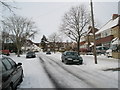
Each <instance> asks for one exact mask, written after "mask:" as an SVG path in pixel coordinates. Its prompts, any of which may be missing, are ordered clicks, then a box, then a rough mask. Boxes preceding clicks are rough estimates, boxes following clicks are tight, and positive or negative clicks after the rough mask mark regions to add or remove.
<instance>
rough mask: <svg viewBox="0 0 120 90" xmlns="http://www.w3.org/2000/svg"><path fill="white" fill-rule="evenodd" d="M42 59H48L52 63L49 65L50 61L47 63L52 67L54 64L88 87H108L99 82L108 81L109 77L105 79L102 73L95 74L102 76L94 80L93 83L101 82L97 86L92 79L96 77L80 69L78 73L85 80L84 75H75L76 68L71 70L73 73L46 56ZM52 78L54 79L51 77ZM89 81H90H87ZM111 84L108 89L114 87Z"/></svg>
mask: <svg viewBox="0 0 120 90" xmlns="http://www.w3.org/2000/svg"><path fill="white" fill-rule="evenodd" d="M44 57H46V58H48V59H50V60H51V61H52V63H51V61H49V63H50V64H51V65H52V64H53V62H54V63H55V64H57V65H58V66H59V67H61V68H62V69H64V70H65V71H66V72H67V73H69V74H71V75H72V76H74V77H76V78H78V79H79V80H81V81H84V82H85V83H86V84H87V85H90V86H91V87H92V88H100V87H108V86H105V85H104V83H103V82H104V81H101V79H103V80H104V79H106V78H108V79H109V77H107V76H105V75H104V74H102V73H99V72H97V74H101V75H104V76H105V77H104V76H103V77H99V78H98V79H95V82H101V85H98V84H97V83H95V82H94V77H96V74H94V73H90V72H86V71H85V70H82V69H79V70H78V72H80V73H83V74H84V75H85V76H86V78H87V79H86V78H85V76H84V75H82V74H77V73H76V71H77V70H76V69H78V68H76V67H72V68H75V71H71V70H70V69H68V68H67V67H65V66H63V64H61V63H62V62H61V63H60V62H56V61H55V60H54V59H52V58H50V57H47V56H45V55H44ZM95 73H96V72H95ZM53 78H54V77H53ZM89 79H90V80H89ZM88 80H89V81H88ZM111 83H113V82H111ZM111 85H112V84H110V86H109V87H114V85H113V86H111Z"/></svg>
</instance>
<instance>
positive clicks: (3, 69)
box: [2, 64, 6, 72]
mask: <svg viewBox="0 0 120 90" xmlns="http://www.w3.org/2000/svg"><path fill="white" fill-rule="evenodd" d="M4 71H6V69H5V66H4V65H3V64H2V72H4Z"/></svg>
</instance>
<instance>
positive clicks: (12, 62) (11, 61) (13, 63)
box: [8, 58, 16, 67]
mask: <svg viewBox="0 0 120 90" xmlns="http://www.w3.org/2000/svg"><path fill="white" fill-rule="evenodd" d="M8 60H9V61H10V63H11V64H12V66H13V67H14V66H15V65H16V63H15V62H14V61H13V60H12V59H11V58H8Z"/></svg>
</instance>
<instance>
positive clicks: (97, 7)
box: [4, 0, 118, 42]
mask: <svg viewBox="0 0 120 90" xmlns="http://www.w3.org/2000/svg"><path fill="white" fill-rule="evenodd" d="M16 1H17V0H16ZM24 1H25V0H24ZM35 1H36V0H34V1H33V0H31V1H27V2H23V1H22V0H21V1H19V2H15V3H14V4H12V5H15V6H17V7H18V8H19V9H17V10H15V11H14V12H15V13H16V14H18V15H21V16H24V17H28V18H31V19H32V20H33V21H35V22H36V25H37V27H38V28H39V31H38V34H37V35H36V38H35V40H34V42H40V40H41V37H42V36H43V35H46V36H49V35H50V34H52V33H53V32H57V31H58V30H59V26H60V23H61V22H62V17H63V16H64V13H65V12H68V11H69V9H70V8H71V7H72V6H76V5H80V4H85V5H86V7H87V9H88V11H90V5H89V4H90V2H89V0H86V2H84V1H82V0H81V1H82V2H81V1H76V2H73V1H69V2H63V1H62V2H54V1H52V2H48V0H47V1H46V0H45V1H46V2H38V1H36V2H35ZM117 1H118V0H115V1H114V2H108V1H106V2H97V1H96V2H94V3H93V5H94V15H95V20H96V22H98V24H99V25H98V26H99V27H101V26H103V25H104V24H105V23H106V22H107V21H108V20H110V19H111V17H112V14H116V13H118V2H117ZM4 14H5V15H7V14H8V15H9V12H4Z"/></svg>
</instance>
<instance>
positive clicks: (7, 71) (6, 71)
mask: <svg viewBox="0 0 120 90" xmlns="http://www.w3.org/2000/svg"><path fill="white" fill-rule="evenodd" d="M2 64H3V65H2V88H7V87H8V86H9V85H10V82H11V76H12V75H11V73H12V72H13V70H12V65H11V64H10V63H9V61H8V60H7V59H6V58H3V59H2Z"/></svg>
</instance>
